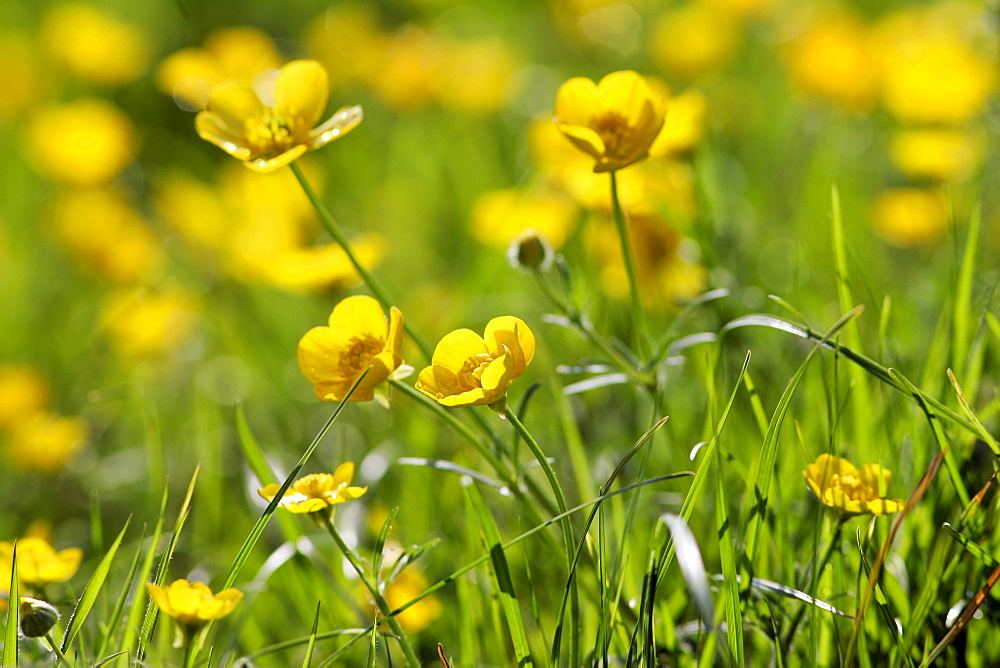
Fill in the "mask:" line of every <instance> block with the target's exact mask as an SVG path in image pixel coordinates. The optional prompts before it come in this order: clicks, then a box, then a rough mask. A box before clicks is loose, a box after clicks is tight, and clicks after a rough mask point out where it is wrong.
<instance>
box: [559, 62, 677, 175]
mask: <svg viewBox="0 0 1000 668" xmlns="http://www.w3.org/2000/svg"><path fill="white" fill-rule="evenodd" d="M664 112H665V107H664V105H663V103H662V101H661V100H660V99H659V98H657V97H656V96H654V95H653V93H652V91H651V90H650V89H649V86H648V85H647V84H646V82H645V81H644V80H643V78H642V77H641V76H640V75H639V74H637V73H635V72H632V71H631V70H625V71H622V72H612V73H611V74H608V75H607V76H605V77H604V78H603V79H601V81H600V83H597V84H595V83H594V82H593V81H591V80H590V79H586V78H583V77H577V78H574V79H570V80H569V81H567V82H566V83H564V84H563V85H562V86H561V87H560V88H559V93H558V94H557V95H556V109H555V119H554V120H555V122H556V125H557V127H558V128H559V130H560V132H562V133H563V134H564V135H566V138H567V139H569V140H570V141H571V142H572V143H573V145H574V146H576V147H577V148H578V149H580V150H581V151H583V152H585V153H587V154H588V155H590V156H591V157H592V158H593V159H594V171H595V172H611V171H615V170H618V169H621V168H622V167H628V166H629V165H631V164H632V163H634V162H637V161H639V160H642V159H643V158H645V157H646V156H648V155H649V147H650V146H651V145H652V144H653V140H654V139H656V135H658V134H659V132H660V129H661V128H662V127H663V119H664Z"/></svg>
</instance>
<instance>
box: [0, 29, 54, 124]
mask: <svg viewBox="0 0 1000 668" xmlns="http://www.w3.org/2000/svg"><path fill="white" fill-rule="evenodd" d="M0 53H2V54H3V57H4V71H3V95H0V119H4V118H9V117H11V116H14V115H16V114H19V113H21V112H22V111H24V110H26V109H29V108H30V107H31V106H32V105H34V104H35V103H36V102H37V101H38V100H39V99H40V98H41V97H42V93H43V92H44V89H45V79H44V77H43V76H42V72H41V67H40V63H39V58H38V54H37V53H36V50H35V46H34V45H33V44H32V43H31V42H30V41H29V40H28V38H27V37H25V36H24V35H21V34H19V33H15V32H4V33H0Z"/></svg>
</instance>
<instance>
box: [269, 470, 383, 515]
mask: <svg viewBox="0 0 1000 668" xmlns="http://www.w3.org/2000/svg"><path fill="white" fill-rule="evenodd" d="M353 479H354V463H353V462H345V463H343V464H341V465H340V466H338V467H337V470H336V471H334V472H333V473H332V474H331V473H312V474H310V475H307V476H305V477H304V478H299V479H298V480H296V481H295V482H294V483H292V486H291V487H289V488H288V490H287V491H285V494H284V496H282V497H281V500H280V501H279V502H278V507H279V508H284V509H285V510H288V511H290V512H293V513H309V514H312V513H321V514H323V515H326V516H327V517H329V514H330V513H331V512H333V507H334V506H335V505H337V504H338V503H344V502H346V501H353V500H354V499H357V498H360V497H362V496H364V494H365V492H367V491H368V488H367V487H353V486H351V481H352V480H353ZM280 490H281V485H277V484H271V485H267V486H266V487H264V488H262V489H258V490H257V493H258V494H260V496H261V497H262V498H264V499H266V500H267V502H268V503H270V502H271V501H272V500H274V497H275V496H277V495H278V492H279V491H280Z"/></svg>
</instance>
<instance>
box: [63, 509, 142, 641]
mask: <svg viewBox="0 0 1000 668" xmlns="http://www.w3.org/2000/svg"><path fill="white" fill-rule="evenodd" d="M131 522H132V516H131V515H129V517H128V519H127V520H125V526H124V527H122V530H121V531H120V532H119V533H118V537H117V538H116V539H115V541H114V542H113V543H112V544H111V547H110V548H108V551H107V553H106V554H105V555H104V558H103V559H101V563H99V564H98V565H97V568H96V569H94V573H93V575H91V576H90V579H89V580H88V581H87V585H86V586H85V587H84V588H83V594H82V595H81V596H80V601H79V602H78V603H77V604H76V607H75V608H73V614H72V615H70V618H69V622H68V623H67V624H66V630H65V631H64V632H63V637H62V643H61V644H60V645H59V650H60V651H61V652H63V653H65V652H66V650H67V648H68V647H69V645H70V643H72V642H73V639H74V638H76V634H77V633H79V632H80V629H81V628H82V626H83V622H84V620H86V619H87V615H89V614H90V611H91V609H92V608H93V607H94V602H95V601H96V600H97V595H98V594H100V593H101V589H102V588H103V587H104V581H105V580H106V579H107V577H108V572H109V571H110V570H111V563H112V562H113V561H114V559H115V555H116V554H117V553H118V547H119V546H120V545H121V544H122V539H123V538H124V537H125V532H126V531H127V530H128V526H129V523H131Z"/></svg>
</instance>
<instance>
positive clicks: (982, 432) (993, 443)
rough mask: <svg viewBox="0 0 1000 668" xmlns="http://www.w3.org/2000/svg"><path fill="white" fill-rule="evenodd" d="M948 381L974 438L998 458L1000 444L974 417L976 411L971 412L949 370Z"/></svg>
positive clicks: (967, 401) (959, 386)
mask: <svg viewBox="0 0 1000 668" xmlns="http://www.w3.org/2000/svg"><path fill="white" fill-rule="evenodd" d="M948 380H949V381H950V382H951V387H952V389H954V390H955V396H956V397H957V398H958V403H959V405H960V406H961V407H962V412H963V413H965V417H967V418H968V419H969V422H971V423H972V424H973V426H974V427H975V428H976V436H978V437H979V438H981V439H982V440H983V442H984V443H985V444H986V445H987V446H989V448H990V450H992V451H993V454H994V455H996V456H997V457H1000V444H998V443H997V440H996V439H995V438H993V434H991V433H990V430H989V429H987V428H986V425H984V424H983V421H982V420H980V419H979V416H978V415H976V411H974V410H972V406H971V405H970V404H969V400H968V399H966V398H965V392H963V391H962V386H961V385H959V384H958V380H957V379H956V378H955V374H954V373H952V371H951V369H948Z"/></svg>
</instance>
